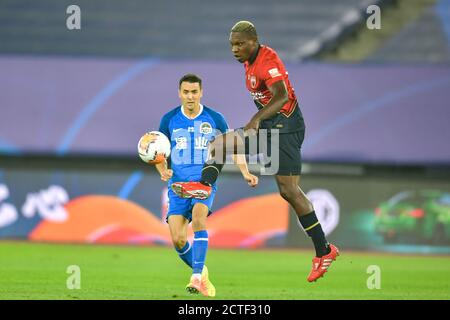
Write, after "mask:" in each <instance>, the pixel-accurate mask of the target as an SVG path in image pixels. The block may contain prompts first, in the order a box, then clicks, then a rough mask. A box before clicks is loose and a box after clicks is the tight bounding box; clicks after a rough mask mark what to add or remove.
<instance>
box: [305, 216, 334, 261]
mask: <svg viewBox="0 0 450 320" xmlns="http://www.w3.org/2000/svg"><path fill="white" fill-rule="evenodd" d="M298 220H299V221H300V223H301V225H302V226H303V229H305V231H306V233H307V234H308V236H310V238H311V239H312V241H313V243H314V248H315V249H316V256H317V257H319V258H320V257H323V256H324V255H326V254H328V253H330V247H329V244H328V241H327V239H325V233H323V230H322V226H321V225H320V223H319V220H318V219H317V216H316V213H315V212H314V211H312V212H311V213H308V214H306V215H304V216H301V217H300V218H299V219H298Z"/></svg>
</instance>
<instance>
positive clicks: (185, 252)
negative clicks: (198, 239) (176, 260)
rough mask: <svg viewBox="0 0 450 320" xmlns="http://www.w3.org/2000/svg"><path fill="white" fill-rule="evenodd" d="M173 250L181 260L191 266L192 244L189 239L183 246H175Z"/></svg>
mask: <svg viewBox="0 0 450 320" xmlns="http://www.w3.org/2000/svg"><path fill="white" fill-rule="evenodd" d="M175 250H177V252H178V255H179V256H180V258H181V260H183V261H184V262H185V263H186V264H187V265H188V266H189V267H191V268H192V246H191V244H190V243H189V241H187V242H186V244H185V245H184V247H183V248H181V249H178V248H177V247H175Z"/></svg>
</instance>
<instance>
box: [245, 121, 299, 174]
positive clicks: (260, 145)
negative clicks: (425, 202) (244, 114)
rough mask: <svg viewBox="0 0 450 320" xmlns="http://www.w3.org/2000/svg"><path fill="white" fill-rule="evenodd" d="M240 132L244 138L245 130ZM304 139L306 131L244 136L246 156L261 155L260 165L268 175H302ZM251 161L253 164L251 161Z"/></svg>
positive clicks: (262, 132) (266, 131)
mask: <svg viewBox="0 0 450 320" xmlns="http://www.w3.org/2000/svg"><path fill="white" fill-rule="evenodd" d="M238 130H239V132H240V136H241V137H242V136H243V130H242V129H238ZM304 137H305V130H300V131H295V132H289V133H276V134H275V133H272V132H271V130H260V131H259V132H258V134H256V135H249V136H244V140H245V154H247V155H249V156H255V155H257V154H259V155H260V156H259V163H260V164H262V165H264V167H265V172H266V174H272V175H282V176H296V175H300V174H301V171H302V156H301V147H302V144H303V139H304ZM252 158H254V157H252ZM249 160H250V163H252V161H251V159H249Z"/></svg>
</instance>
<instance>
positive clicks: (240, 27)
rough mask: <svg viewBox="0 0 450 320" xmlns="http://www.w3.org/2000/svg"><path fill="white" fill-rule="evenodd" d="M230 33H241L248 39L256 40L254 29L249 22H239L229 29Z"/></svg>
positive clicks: (256, 35)
mask: <svg viewBox="0 0 450 320" xmlns="http://www.w3.org/2000/svg"><path fill="white" fill-rule="evenodd" d="M231 32H241V33H244V34H246V35H247V36H248V37H249V38H250V39H258V34H257V33H256V28H255V26H254V25H253V23H251V22H250V21H245V20H244V21H239V22H238V23H236V24H235V25H234V26H233V27H232V28H231Z"/></svg>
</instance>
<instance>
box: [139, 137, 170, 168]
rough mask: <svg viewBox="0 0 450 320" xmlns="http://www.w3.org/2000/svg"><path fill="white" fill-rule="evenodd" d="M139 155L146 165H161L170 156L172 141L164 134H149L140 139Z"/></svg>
mask: <svg viewBox="0 0 450 320" xmlns="http://www.w3.org/2000/svg"><path fill="white" fill-rule="evenodd" d="M138 153H139V157H140V158H141V159H142V161H144V162H146V163H150V164H157V163H161V162H163V161H164V159H167V157H169V156H170V141H169V139H168V138H167V137H166V135H165V134H164V133H162V132H159V131H150V132H147V133H145V134H144V135H143V136H142V137H141V138H140V139H139V143H138Z"/></svg>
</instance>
